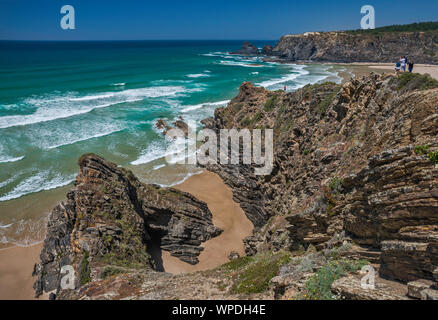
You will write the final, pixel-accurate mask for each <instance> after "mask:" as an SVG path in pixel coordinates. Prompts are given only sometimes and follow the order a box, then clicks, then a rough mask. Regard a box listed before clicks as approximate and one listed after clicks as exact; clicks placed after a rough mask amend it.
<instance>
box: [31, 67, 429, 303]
mask: <svg viewBox="0 0 438 320" xmlns="http://www.w3.org/2000/svg"><path fill="white" fill-rule="evenodd" d="M203 123H204V125H205V126H207V127H209V128H211V129H213V130H219V129H222V128H249V129H255V128H260V129H273V131H274V156H275V159H274V170H273V172H272V173H271V174H270V175H268V176H255V175H254V174H253V172H254V170H253V169H254V168H253V167H252V166H250V165H232V166H231V165H229V166H227V165H215V166H213V165H210V166H208V169H209V170H212V171H214V172H217V173H218V174H219V175H220V176H221V177H222V178H223V179H224V181H225V182H226V183H227V184H228V185H229V186H230V187H231V188H232V190H233V195H234V199H235V201H236V202H238V203H239V204H240V205H241V207H242V208H243V210H244V211H245V213H246V215H247V216H248V218H249V219H250V220H251V221H252V222H253V224H254V225H255V226H256V229H255V232H254V234H253V236H251V237H249V238H247V239H245V248H246V253H247V255H248V256H247V257H242V258H239V259H237V260H234V261H232V262H230V263H229V264H226V265H224V266H222V267H219V268H216V269H214V270H211V271H207V272H201V273H195V274H191V275H179V276H173V275H169V274H166V273H160V272H156V270H154V268H155V267H154V259H152V258H151V257H150V256H149V255H148V254H147V253H146V252H147V248H148V246H149V247H150V246H153V245H154V244H155V245H158V246H159V247H161V248H162V249H163V250H169V251H170V252H171V253H172V254H173V255H175V256H178V257H180V258H181V259H183V260H185V261H188V262H192V263H195V262H196V256H197V254H198V253H199V250H200V248H199V244H200V243H201V242H202V241H205V240H207V239H209V238H211V237H213V236H215V235H217V234H219V232H220V230H218V229H217V228H215V227H214V226H213V225H212V224H211V214H210V212H209V210H208V208H207V207H206V206H205V204H204V203H202V202H200V201H198V200H196V199H194V198H193V197H191V196H190V195H187V194H183V193H180V192H177V191H175V190H172V189H160V188H158V187H155V186H147V185H144V184H141V183H140V182H139V181H138V180H137V179H136V178H135V177H134V176H133V175H132V174H130V173H129V172H128V171H126V170H123V169H120V168H118V167H116V166H115V165H113V164H110V163H108V162H106V161H104V160H103V159H101V158H99V157H97V156H85V157H83V158H81V160H80V162H79V164H80V167H81V172H80V174H79V176H78V178H77V181H76V188H75V190H73V191H72V192H71V193H69V195H68V200H67V201H66V202H65V203H64V204H62V205H60V206H58V207H57V208H55V210H54V211H53V213H52V215H51V218H50V221H49V232H48V236H47V238H46V240H45V246H44V249H43V252H42V255H41V263H40V264H39V265H38V266H37V267H36V269H35V272H36V274H38V276H39V278H38V281H37V283H36V285H35V286H36V289H37V293H41V292H42V291H43V290H44V291H52V290H56V289H59V278H60V266H61V265H63V264H67V263H68V264H72V265H73V266H74V267H75V270H76V271H77V273H78V274H79V279H78V282H77V284H76V288H77V289H76V290H61V291H60V292H59V295H58V297H59V298H61V299H119V298H129V299H151V298H152V299H154V298H164V299H212V298H214V299H228V298H230V299H231V298H232V299H234V298H245V299H257V298H265V299H266V298H276V299H291V298H293V299H343V298H345V299H411V298H415V299H425V300H426V299H438V291H437V289H438V187H437V186H438V141H437V135H438V82H437V81H435V80H433V79H431V78H430V77H429V76H421V75H418V74H402V75H399V76H393V75H375V74H371V75H370V76H368V77H364V78H363V79H352V80H351V81H348V82H346V83H345V84H343V85H337V84H334V83H323V84H316V85H308V86H306V87H304V88H302V89H300V90H298V91H296V92H293V93H286V92H283V91H275V92H272V91H268V90H266V89H264V88H260V87H255V86H253V85H252V84H251V83H244V84H243V85H242V86H241V88H240V90H239V93H238V95H237V96H236V97H235V98H234V99H233V100H232V101H231V102H230V103H229V104H228V106H227V107H225V108H220V109H217V110H216V112H215V116H214V118H210V119H206V120H205V121H203ZM219 143H220V141H219ZM364 265H372V266H373V267H374V268H375V269H376V270H377V272H378V276H377V278H376V289H375V290H365V289H363V288H362V287H361V278H362V277H363V276H362V275H360V274H359V273H358V270H360V269H361V268H362V267H363V266H364ZM155 269H156V268H155ZM328 279H331V281H329V280H328ZM333 280H336V281H333Z"/></svg>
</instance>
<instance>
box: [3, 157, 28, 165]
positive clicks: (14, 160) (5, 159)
mask: <svg viewBox="0 0 438 320" xmlns="http://www.w3.org/2000/svg"><path fill="white" fill-rule="evenodd" d="M23 159H24V156H22V157H16V158H4V157H3V158H0V163H6V162H17V161H20V160H23Z"/></svg>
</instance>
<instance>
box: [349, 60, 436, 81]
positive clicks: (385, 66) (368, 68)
mask: <svg viewBox="0 0 438 320" xmlns="http://www.w3.org/2000/svg"><path fill="white" fill-rule="evenodd" d="M345 66H347V68H348V71H349V72H350V73H353V74H354V75H356V77H362V76H364V75H366V74H368V73H370V72H375V73H384V72H385V73H395V63H362V62H356V63H351V64H348V65H345ZM413 72H414V73H420V74H429V75H430V76H432V77H433V78H435V79H437V80H438V66H436V65H431V64H416V65H415V66H414V71H413Z"/></svg>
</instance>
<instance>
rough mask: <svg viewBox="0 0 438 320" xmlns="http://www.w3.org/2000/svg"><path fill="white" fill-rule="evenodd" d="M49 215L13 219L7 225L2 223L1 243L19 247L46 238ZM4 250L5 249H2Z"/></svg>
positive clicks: (33, 243) (36, 242)
mask: <svg viewBox="0 0 438 320" xmlns="http://www.w3.org/2000/svg"><path fill="white" fill-rule="evenodd" d="M47 220H48V217H47V216H44V217H41V218H31V219H20V220H15V219H13V222H12V223H9V222H7V225H6V226H3V228H2V225H1V224H0V243H1V244H9V245H14V246H18V247H27V246H32V245H35V244H38V243H41V242H42V241H43V240H44V237H45V235H46V229H47ZM0 250H3V249H0Z"/></svg>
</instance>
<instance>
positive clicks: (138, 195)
mask: <svg viewBox="0 0 438 320" xmlns="http://www.w3.org/2000/svg"><path fill="white" fill-rule="evenodd" d="M79 166H80V173H79V175H78V176H77V178H76V182H75V189H74V190H72V191H70V192H69V193H68V194H67V200H66V201H65V202H63V203H62V204H60V205H58V206H57V207H56V208H55V209H54V210H53V212H52V214H51V215H50V218H49V222H48V231H47V236H46V239H45V241H44V247H43V250H42V252H41V262H40V263H39V264H38V265H36V266H35V269H34V275H36V276H38V279H37V281H36V283H35V286H34V287H35V290H36V294H37V295H40V294H41V293H43V292H52V291H56V292H57V293H59V291H60V290H61V288H60V281H61V278H62V276H63V273H65V271H62V272H61V269H62V267H63V266H69V265H71V266H72V267H73V268H74V271H75V275H76V281H75V283H74V286H75V288H81V287H82V286H84V285H85V284H86V283H88V282H90V281H92V280H95V279H98V278H100V276H101V274H102V273H105V272H108V270H113V269H111V268H119V269H116V270H120V268H121V270H132V269H140V270H143V271H152V270H154V269H157V268H158V266H157V263H159V261H156V260H155V259H154V257H153V256H151V254H152V255H154V253H153V252H151V249H152V250H161V249H162V250H166V251H169V252H170V253H171V255H173V256H175V257H178V258H179V259H181V260H182V261H185V262H188V263H191V264H196V263H197V262H198V258H197V257H198V255H199V254H200V252H201V251H202V247H201V246H200V245H201V243H202V242H205V241H207V240H209V239H211V238H213V237H216V236H218V235H219V234H220V233H221V230H220V229H219V228H217V227H215V226H214V225H213V223H212V215H211V212H210V210H209V209H208V207H207V205H206V204H205V203H204V202H202V201H199V200H197V199H196V198H195V197H193V196H191V195H190V194H187V193H183V192H181V191H178V190H175V189H164V188H160V187H158V186H154V185H146V184H143V183H141V182H140V181H139V180H138V179H137V178H136V177H135V176H134V175H133V174H132V172H130V171H128V170H125V169H123V168H119V167H117V166H116V165H115V164H113V163H110V162H108V161H106V160H104V159H103V158H101V157H99V156H96V155H93V154H90V155H85V156H82V157H81V158H80V159H79ZM108 268H110V269H108ZM105 270H107V271H105Z"/></svg>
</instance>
